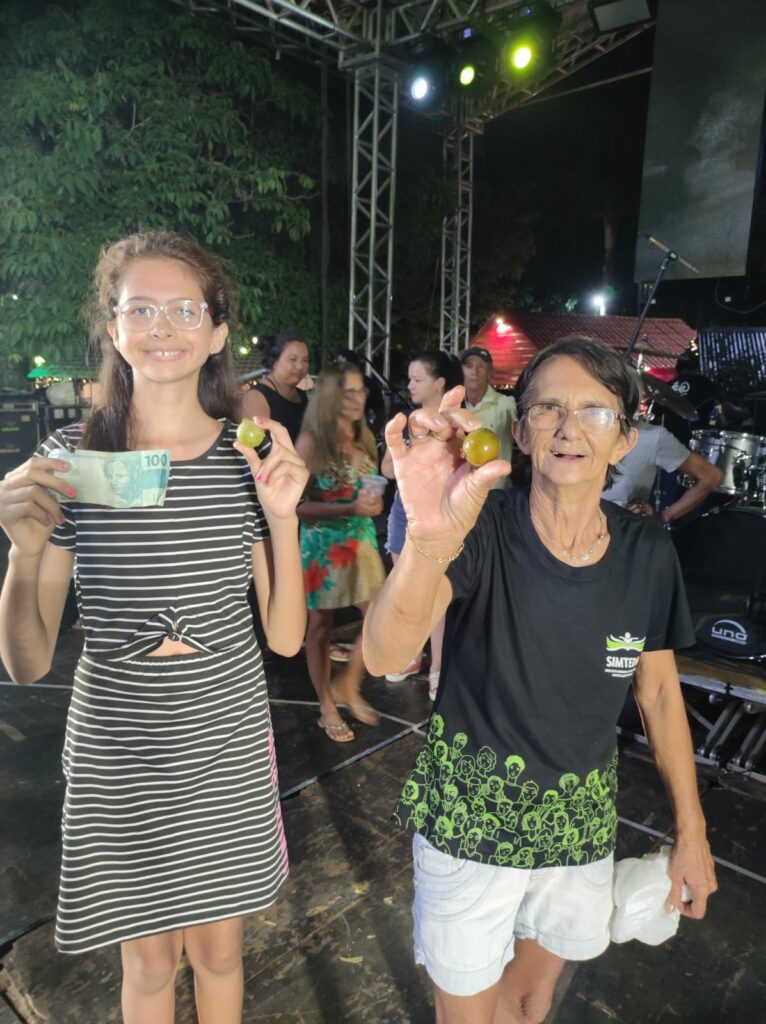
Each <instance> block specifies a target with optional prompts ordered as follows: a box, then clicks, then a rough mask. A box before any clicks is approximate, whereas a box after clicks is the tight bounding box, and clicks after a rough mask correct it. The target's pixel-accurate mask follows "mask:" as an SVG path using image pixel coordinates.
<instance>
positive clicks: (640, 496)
mask: <svg viewBox="0 0 766 1024" xmlns="http://www.w3.org/2000/svg"><path fill="white" fill-rule="evenodd" d="M635 426H636V427H637V428H638V440H637V441H636V443H635V445H634V446H633V448H631V450H630V451H629V452H628V454H627V455H626V456H625V458H624V459H622V461H621V462H619V463H618V464H617V468H618V469H619V474H618V475H617V477H616V479H615V481H614V483H613V484H612V486H611V487H607V489H606V490H605V491H604V494H603V497H604V498H606V500H607V501H614V502H615V503H616V504H618V505H623V506H624V507H626V508H629V509H630V510H631V512H637V513H638V514H639V515H643V516H650V515H654V508H653V507H652V505H651V504H650V503H649V499H650V497H651V494H652V488H653V486H654V478H655V476H656V473H657V467H658V466H659V468H660V469H664V470H665V472H666V473H682V474H683V475H684V476H688V477H693V478H694V481H695V482H694V484H692V486H691V487H690V488H689V489H688V490H687V491H686V492H685V493H684V494H682V495H681V497H680V498H679V499H678V500H677V501H674V502H673V504H672V505H669V506H668V507H667V508H666V509H663V510H662V511H661V512H660V513H659V517H660V519H661V520H662V522H663V523H672V522H673V521H674V520H675V519H680V518H681V516H685V515H688V514H689V512H691V511H692V509H694V508H696V507H697V506H698V505H699V504H700V502H702V501H704V499H705V498H707V496H708V495H709V494H711V493H712V492H713V491H714V490H715V489H716V487H718V486H720V484H721V482H722V481H723V473H722V472H721V470H720V469H719V468H718V467H717V466H714V465H713V464H712V463H710V462H708V461H707V459H703V457H702V456H701V455H698V454H697V453H696V452H690V451H689V449H688V448H687V447H686V446H685V445H682V444H681V442H680V441H679V440H678V439H677V438H675V437H674V436H673V435H672V434H671V433H670V431H669V430H666V429H665V428H664V427H659V426H654V425H653V424H651V423H644V422H643V421H639V422H638V423H636V424H635Z"/></svg>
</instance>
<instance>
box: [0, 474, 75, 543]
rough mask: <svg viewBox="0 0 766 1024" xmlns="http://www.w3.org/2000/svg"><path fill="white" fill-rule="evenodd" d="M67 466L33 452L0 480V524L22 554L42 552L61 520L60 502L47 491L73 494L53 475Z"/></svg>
mask: <svg viewBox="0 0 766 1024" xmlns="http://www.w3.org/2000/svg"><path fill="white" fill-rule="evenodd" d="M67 469H69V463H68V462H64V461H63V460H61V459H47V458H44V457H42V456H39V455H33V456H32V458H31V459H28V460H27V461H26V462H25V463H24V464H23V465H22V466H18V467H17V468H16V469H12V470H11V471H10V473H7V474H6V476H5V478H4V479H3V480H0V526H2V528H3V530H5V532H6V533H7V535H8V537H9V538H10V541H11V543H12V544H13V545H14V547H15V548H16V549H17V550H18V551H19V552H20V553H21V554H23V555H27V556H29V557H36V556H38V555H41V554H42V553H43V551H44V550H45V545H46V544H47V543H48V539H49V537H50V535H51V533H52V532H53V527H54V526H55V525H56V523H63V522H64V514H63V512H62V511H61V508H60V506H59V503H58V502H57V501H56V499H55V498H54V497H53V495H52V494H49V493H48V491H49V490H52V491H58V492H59V493H60V494H64V495H66V496H67V497H70V498H72V497H74V495H75V493H76V492H75V489H74V488H73V487H72V486H71V485H70V484H68V483H67V482H66V480H65V479H62V477H58V476H54V475H53V473H54V470H58V471H59V472H62V471H64V470H67Z"/></svg>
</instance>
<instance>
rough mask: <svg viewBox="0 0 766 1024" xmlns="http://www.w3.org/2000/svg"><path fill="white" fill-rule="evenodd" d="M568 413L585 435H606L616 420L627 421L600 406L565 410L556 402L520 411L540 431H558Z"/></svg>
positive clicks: (616, 413) (621, 415) (537, 404)
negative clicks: (571, 413) (572, 414)
mask: <svg viewBox="0 0 766 1024" xmlns="http://www.w3.org/2000/svg"><path fill="white" fill-rule="evenodd" d="M570 412H573V413H574V414H575V416H576V417H577V421H578V423H579V424H580V426H581V427H582V429H583V430H584V431H585V433H586V434H608V433H609V431H610V430H611V429H612V427H613V426H614V425H615V423H616V422H617V420H624V419H627V417H626V416H625V414H624V413H621V412H615V411H614V409H607V408H606V407H605V406H602V405H586V406H585V407H584V408H583V409H567V407H566V406H565V405H559V404H558V403H556V402H538V403H536V404H535V405H530V406H528V407H527V408H526V409H524V410H523V411H522V416H526V417H527V420H528V421H529V423H530V424H531V425H532V426H533V427H538V428H539V429H540V430H558V428H559V427H560V426H562V425H563V423H564V422H565V421H566V419H567V417H568V416H569V414H570Z"/></svg>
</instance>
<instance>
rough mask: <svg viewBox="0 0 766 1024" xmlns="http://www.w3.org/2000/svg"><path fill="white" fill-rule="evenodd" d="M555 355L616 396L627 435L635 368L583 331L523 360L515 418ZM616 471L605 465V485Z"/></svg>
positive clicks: (635, 401)
mask: <svg viewBox="0 0 766 1024" xmlns="http://www.w3.org/2000/svg"><path fill="white" fill-rule="evenodd" d="M559 356H567V357H568V358H569V359H574V361H575V362H576V363H579V364H580V366H581V367H582V368H583V369H584V370H585V371H586V372H587V373H589V374H590V375H591V377H593V379H594V380H597V381H598V383H599V384H601V385H603V387H605V388H606V389H607V391H611V393H612V394H613V395H614V396H615V397H616V398H617V401H618V402H619V404H620V411H621V412H622V413H623V414H624V415H625V419H624V420H620V421H619V424H620V430H621V431H622V434H623V435H624V436H625V437H627V436H628V435H629V434H630V430H631V425H632V422H633V417H634V416H635V413H636V410H637V409H638V406H639V402H640V400H641V396H640V392H639V387H638V383H637V380H636V375H635V371H634V370H633V368H632V367H631V366H630V365H629V364H628V363H626V362H624V360H622V359H620V357H619V356H618V355H617V353H616V352H614V351H613V350H612V349H611V348H609V347H608V346H606V345H604V344H603V342H600V341H596V339H595V338H589V337H587V336H586V335H584V334H570V335H567V336H566V337H564V338H561V339H560V340H559V341H557V342H555V343H554V344H553V345H549V346H548V348H544V349H541V351H540V352H538V353H537V355H536V356H535V357H534V359H532V360H531V361H530V362H529V363H527V365H526V366H525V367H524V369H523V371H522V373H521V376H520V377H519V379H518V381H517V383H516V403H517V406H518V410H519V419H520V420H523V419H524V413H525V412H526V409H527V407H528V405H529V404H530V403H529V402H528V401H527V400H526V399H527V398H528V397H529V392H530V389H531V387H532V384H533V382H534V379H535V375H536V374H537V371H538V370H539V369H540V367H541V366H544V365H545V363H547V362H549V361H550V360H551V359H556V358H558V357H559ZM522 426H523V424H522ZM618 473H619V470H616V467H615V466H610V467H609V468H608V470H607V473H606V482H605V484H604V487H605V488H606V487H610V486H611V485H612V483H613V482H614V479H615V476H616V475H617V474H618Z"/></svg>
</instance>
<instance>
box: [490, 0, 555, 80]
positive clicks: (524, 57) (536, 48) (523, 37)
mask: <svg viewBox="0 0 766 1024" xmlns="http://www.w3.org/2000/svg"><path fill="white" fill-rule="evenodd" d="M560 24H561V15H560V13H559V12H558V11H556V10H554V9H553V8H552V7H551V6H550V4H548V3H545V2H544V0H539V2H538V3H530V4H524V6H522V7H518V8H515V9H514V11H513V12H512V16H511V17H510V18H509V20H508V21H507V22H506V26H505V31H506V36H505V40H504V42H503V44H502V46H501V49H500V64H499V71H500V75H501V77H503V78H505V79H506V80H507V81H519V80H525V81H528V80H530V79H532V78H535V77H536V76H538V75H541V74H544V73H545V72H546V71H547V70H548V68H549V67H550V62H551V58H552V56H553V46H554V43H555V41H556V33H557V32H558V28H559V25H560Z"/></svg>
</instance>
